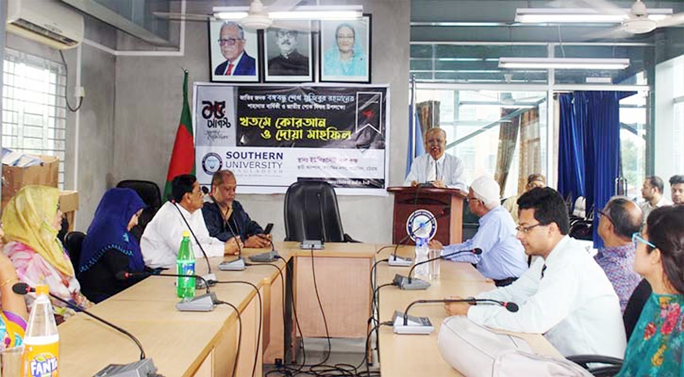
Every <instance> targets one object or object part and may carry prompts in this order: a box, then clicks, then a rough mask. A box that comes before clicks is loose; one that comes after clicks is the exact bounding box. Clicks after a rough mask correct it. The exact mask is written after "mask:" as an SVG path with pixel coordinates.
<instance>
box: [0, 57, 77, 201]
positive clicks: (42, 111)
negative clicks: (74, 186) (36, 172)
mask: <svg viewBox="0 0 684 377" xmlns="http://www.w3.org/2000/svg"><path fill="white" fill-rule="evenodd" d="M4 63H5V64H4V76H3V77H4V86H3V93H2V111H3V117H2V122H3V123H2V144H3V147H5V148H10V149H13V150H16V151H19V152H24V153H31V154H44V155H51V156H56V157H58V158H59V187H60V188H64V158H65V150H66V104H65V101H64V89H65V86H66V72H65V68H64V66H63V65H62V64H60V63H57V62H54V61H51V60H47V59H44V58H41V57H38V56H34V55H29V54H26V53H23V52H19V51H15V50H12V49H5V62H4Z"/></svg>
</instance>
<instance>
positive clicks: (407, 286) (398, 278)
mask: <svg viewBox="0 0 684 377" xmlns="http://www.w3.org/2000/svg"><path fill="white" fill-rule="evenodd" d="M465 253H472V254H475V255H480V254H482V249H480V248H479V247H476V248H474V249H470V250H459V251H454V252H453V253H449V254H446V255H440V256H438V257H435V258H430V259H427V260H424V261H422V262H419V263H416V264H414V265H413V267H411V269H410V270H409V273H408V277H406V276H403V275H399V274H396V275H394V280H393V281H392V282H393V284H394V285H396V286H398V287H399V288H401V289H403V290H409V291H410V290H424V289H428V287H430V283H428V282H426V281H425V280H421V279H415V278H412V277H411V274H412V273H413V270H414V269H415V268H416V267H418V266H419V265H421V264H425V263H428V262H432V261H436V260H439V259H445V258H451V257H453V256H456V255H458V254H465Z"/></svg>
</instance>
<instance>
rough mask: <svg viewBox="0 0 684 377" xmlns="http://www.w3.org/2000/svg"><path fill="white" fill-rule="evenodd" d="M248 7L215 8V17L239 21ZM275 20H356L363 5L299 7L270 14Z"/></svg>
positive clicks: (361, 14) (361, 12) (361, 15)
mask: <svg viewBox="0 0 684 377" xmlns="http://www.w3.org/2000/svg"><path fill="white" fill-rule="evenodd" d="M248 11H249V8H248V7H214V8H213V13H214V17H216V18H218V19H221V20H239V19H241V18H243V17H247V15H248ZM268 17H269V18H272V19H274V20H354V19H359V18H361V17H363V7H362V6H361V5H330V6H299V7H295V8H293V9H292V10H290V11H283V12H268Z"/></svg>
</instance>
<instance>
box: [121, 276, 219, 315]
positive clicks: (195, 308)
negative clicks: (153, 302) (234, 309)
mask: <svg viewBox="0 0 684 377" xmlns="http://www.w3.org/2000/svg"><path fill="white" fill-rule="evenodd" d="M148 276H163V277H180V278H196V279H200V280H203V281H204V284H205V288H206V290H207V293H205V294H203V295H201V296H197V297H193V298H191V299H187V300H183V301H181V302H179V303H177V304H176V309H177V310H178V311H181V312H210V311H212V310H214V306H216V305H218V304H219V303H220V301H219V300H218V298H216V294H215V293H214V292H211V291H209V284H208V282H207V281H206V280H204V278H203V277H201V276H198V275H180V274H151V273H149V272H126V271H119V272H117V273H116V279H117V280H121V281H124V280H127V279H130V278H132V277H148Z"/></svg>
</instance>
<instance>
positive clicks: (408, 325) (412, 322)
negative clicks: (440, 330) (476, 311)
mask: <svg viewBox="0 0 684 377" xmlns="http://www.w3.org/2000/svg"><path fill="white" fill-rule="evenodd" d="M454 302H465V303H468V304H471V305H478V304H491V305H501V306H503V307H504V308H506V309H507V310H508V311H509V312H512V313H515V312H517V311H518V309H519V308H518V304H516V303H514V302H505V301H498V300H491V299H487V298H463V299H449V298H445V299H441V300H416V301H413V302H412V303H410V304H409V305H408V306H407V307H406V310H405V311H404V312H403V313H401V312H399V311H396V312H394V318H393V322H394V332H395V333H396V334H407V335H408V334H414V335H428V334H430V333H432V332H433V331H434V330H435V328H434V326H432V322H430V319H429V318H428V317H412V316H410V315H408V311H409V310H410V309H411V307H412V306H413V305H416V304H437V303H442V304H450V303H454Z"/></svg>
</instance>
